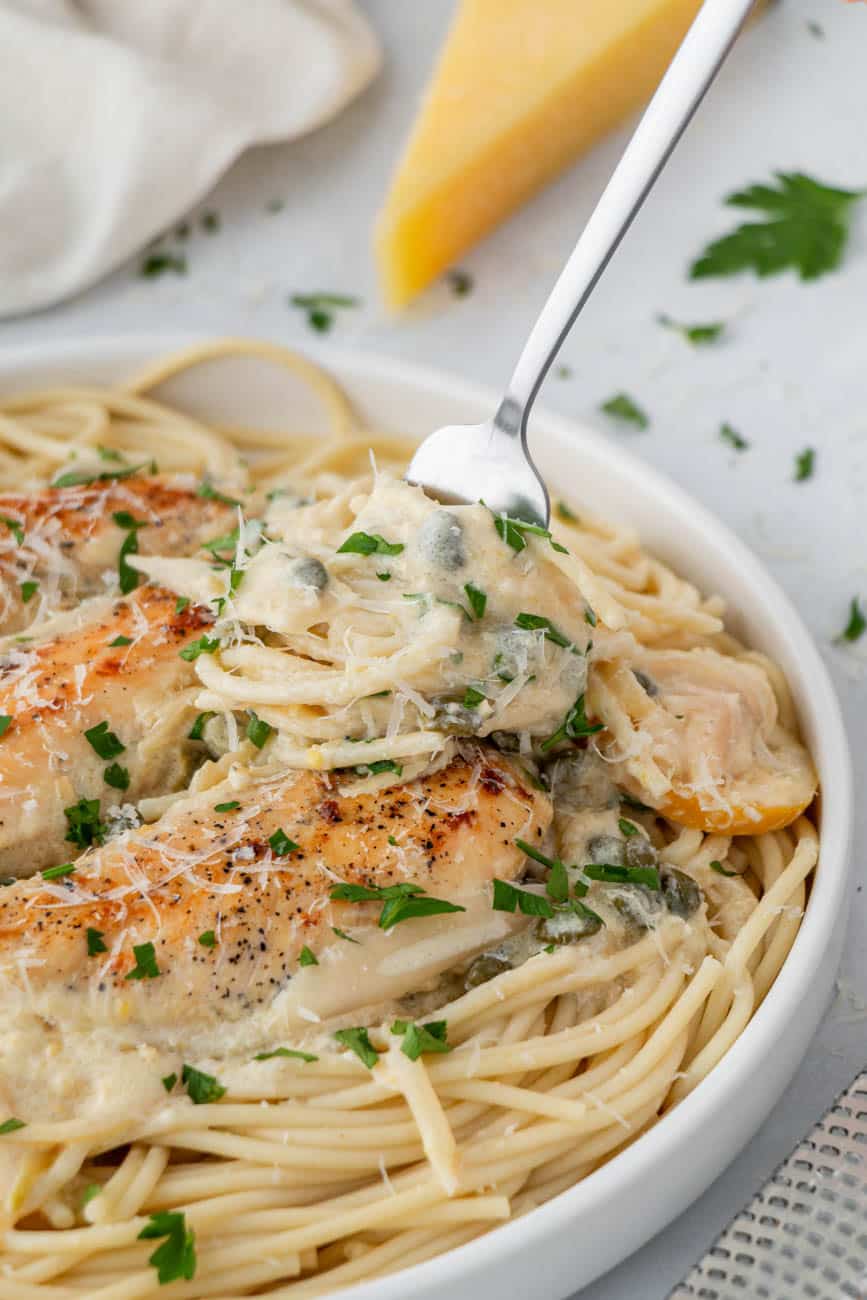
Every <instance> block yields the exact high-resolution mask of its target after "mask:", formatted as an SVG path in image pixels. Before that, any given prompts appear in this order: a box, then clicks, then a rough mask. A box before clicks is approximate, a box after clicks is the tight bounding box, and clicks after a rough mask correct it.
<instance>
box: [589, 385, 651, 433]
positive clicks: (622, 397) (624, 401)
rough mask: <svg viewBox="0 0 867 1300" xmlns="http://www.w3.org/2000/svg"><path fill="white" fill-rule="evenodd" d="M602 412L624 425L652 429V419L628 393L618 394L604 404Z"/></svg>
mask: <svg viewBox="0 0 867 1300" xmlns="http://www.w3.org/2000/svg"><path fill="white" fill-rule="evenodd" d="M600 410H602V411H604V412H605V414H606V415H610V416H611V417H612V418H613V419H615V420H619V421H620V422H621V423H622V424H634V425H635V427H636V429H641V430H642V431H643V430H644V429H649V428H650V417H649V416H648V415H647V414H646V412H645V411H643V410H642V409H641V407H640V406H639V405H638V403H637V402H634V401H633V400H632V398H631V397H630V396H629V394H628V393H616V394H615V395H614V397H609V399H608V401H607V402H603V403H602V406H601V407H600Z"/></svg>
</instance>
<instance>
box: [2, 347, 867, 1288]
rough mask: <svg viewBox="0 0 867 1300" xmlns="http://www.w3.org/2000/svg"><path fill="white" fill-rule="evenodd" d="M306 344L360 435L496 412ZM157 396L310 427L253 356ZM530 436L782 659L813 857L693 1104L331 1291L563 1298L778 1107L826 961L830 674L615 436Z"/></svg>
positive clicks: (578, 492) (433, 382)
mask: <svg viewBox="0 0 867 1300" xmlns="http://www.w3.org/2000/svg"><path fill="white" fill-rule="evenodd" d="M189 342H190V339H183V340H177V339H164V338H152V337H149V338H140V337H130V338H120V339H117V338H115V339H94V340H90V341H81V342H76V343H71V344H66V345H49V346H41V347H39V348H37V347H35V346H33V347H29V348H20V349H7V350H6V351H4V352H3V353H0V384H2V386H3V388H4V389H5V390H7V391H8V390H9V389H10V388H14V389H21V388H27V387H31V386H37V385H40V386H41V385H44V384H53V383H57V382H62V381H66V380H68V381H72V382H77V381H81V380H92V381H98V382H110V381H112V380H114V379H118V378H122V377H124V376H125V375H127V374H129V373H130V372H131V371H132V370H134V369H136V368H138V367H140V366H141V365H142V364H144V363H146V362H147V361H150V360H151V359H153V358H155V357H157V356H159V355H161V354H162V353H165V352H167V351H169V350H170V349H171V348H172V347H174V346H178V345H180V344H183V343H189ZM308 351H310V353H311V354H312V355H313V356H314V357H316V358H317V359H320V360H322V361H323V362H324V363H325V364H326V365H327V366H328V368H329V369H330V370H331V371H332V373H334V374H335V375H336V376H337V377H338V378H339V379H340V381H341V382H342V383H343V385H344V386H345V388H346V389H347V391H348V392H349V394H350V396H351V398H352V399H353V401H354V403H355V404H356V406H357V408H358V410H359V411H360V413H361V414H362V416H363V417H364V418H365V420H366V421H367V422H368V423H369V424H370V425H371V427H376V428H380V429H385V430H389V431H394V432H406V433H408V434H412V435H416V436H417V435H422V434H424V433H427V432H428V431H430V430H432V429H435V428H437V427H438V426H439V425H442V424H455V423H460V422H467V423H472V422H475V421H479V420H482V419H484V418H486V417H487V416H488V415H490V413H491V412H492V411H493V409H494V405H495V400H496V394H494V393H492V392H489V391H486V390H484V389H482V388H478V387H476V386H473V385H469V384H466V383H464V382H463V381H462V380H459V379H455V378H453V377H452V376H449V375H442V374H437V373H435V372H433V371H429V370H424V369H420V368H417V367H415V366H411V365H406V364H405V363H403V362H399V361H389V360H386V359H384V358H381V357H376V356H367V355H365V354H364V353H360V352H353V353H348V352H339V351H331V350H326V349H320V348H315V349H314V348H311V349H308ZM162 393H163V395H166V396H168V395H169V393H171V395H172V396H173V397H174V398H175V399H176V400H177V399H178V398H180V399H182V404H183V405H184V406H186V407H187V408H188V409H194V410H196V411H197V412H198V413H199V414H203V415H211V416H213V417H217V418H220V417H222V419H223V420H224V421H225V422H227V423H230V424H231V423H237V422H239V421H242V420H245V421H248V422H255V421H259V422H261V423H263V424H267V425H270V426H274V427H278V428H299V427H303V428H310V427H316V425H315V423H314V421H315V419H316V410H315V404H311V403H310V401H309V399H308V398H306V397H302V396H300V395H299V392H298V389H297V387H296V386H295V385H294V383H293V382H292V381H291V380H290V379H287V377H286V376H285V375H284V374H283V373H282V372H280V371H276V370H274V369H273V368H268V369H266V368H265V367H264V366H263V365H262V364H261V363H259V362H254V361H234V360H233V361H228V362H223V361H221V362H219V363H216V364H214V365H209V366H206V367H202V368H201V369H199V370H198V371H196V372H193V373H192V374H190V375H187V376H186V377H185V378H183V379H182V380H179V381H173V382H172V384H171V385H168V386H166V388H165V389H164V390H162ZM320 419H321V417H320ZM532 440H533V450H534V455H535V457H536V459H537V463H538V464H539V466H540V468H541V470H542V472H543V473H544V474H545V476H546V478H547V480H548V482H549V484H551V486H552V488H553V495H554V496H557V495H562V496H565V497H566V498H567V499H568V500H569V501H570V503H572V504H573V505H576V506H577V507H579V508H580V506H581V503H582V501H588V502H590V503H592V508H593V510H594V511H595V512H596V513H599V514H602V515H608V516H610V517H611V518H612V519H615V520H616V519H621V520H624V521H628V522H629V523H630V524H631V525H633V526H634V527H636V528H637V529H638V531H639V533H640V534H641V536H642V539H643V541H644V542H645V543H646V545H647V546H648V547H649V548H650V549H651V550H653V551H654V552H656V554H657V555H659V556H660V558H661V559H663V560H665V561H666V562H667V563H669V564H670V565H672V566H673V567H674V568H675V569H677V570H678V571H679V572H680V573H682V574H684V575H685V576H686V577H688V578H690V579H692V580H693V581H694V582H695V583H697V584H698V585H699V586H700V587H701V588H703V589H704V590H705V591H707V592H719V593H720V594H721V595H722V596H723V597H724V598H725V600H726V602H727V604H728V607H729V611H730V623H731V625H732V626H733V628H734V629H735V630H736V631H737V633H738V634H739V635H740V636H741V637H742V638H743V639H744V640H746V641H748V642H749V643H750V644H751V645H753V646H756V647H758V648H759V649H761V650H764V651H765V652H766V653H768V654H769V655H771V656H772V657H773V658H774V659H776V660H777V661H778V662H779V663H780V664H781V665H782V667H783V669H784V670H785V673H786V675H787V677H788V680H789V684H790V686H791V688H792V690H793V693H794V697H795V700H796V703H797V707H798V712H799V716H800V721H801V727H802V730H803V734H804V736H805V739H806V741H807V743H808V745H809V747H810V749H811V751H812V754H813V757H814V759H815V762H816V765H817V767H818V770H819V777H820V780H821V785H822V851H821V861H820V865H819V868H818V873H817V876H816V880H815V884H814V887H813V890H812V893H811V896H810V901H809V905H808V907H807V910H806V915H805V917H804V922H803V924H802V926H801V929H800V931H799V933H798V937H797V939H796V941H795V944H794V947H793V948H792V951H791V953H790V955H789V957H788V958H787V960H786V963H785V966H784V967H783V969H782V971H781V972H780V975H779V976H778V978H777V980H776V983H775V984H774V986H773V988H772V989H771V991H770V993H769V994H768V996H767V998H766V999H765V1001H764V1003H763V1004H762V1006H761V1007H760V1008H759V1010H758V1012H757V1013H756V1015H755V1016H754V1017H753V1019H752V1020H751V1021H750V1023H749V1024H748V1025H747V1027H746V1029H745V1030H744V1032H743V1034H742V1035H741V1037H740V1038H739V1039H738V1040H737V1042H736V1043H735V1044H734V1046H733V1047H732V1048H731V1050H730V1051H729V1052H728V1053H727V1055H726V1056H725V1057H724V1058H723V1060H722V1061H721V1062H720V1064H719V1065H717V1066H716V1068H715V1069H714V1070H713V1071H712V1073H711V1074H710V1076H709V1077H708V1078H707V1079H706V1080H704V1081H703V1082H702V1083H701V1084H700V1085H699V1087H698V1088H697V1089H696V1090H695V1092H693V1093H692V1095H691V1096H689V1097H688V1098H687V1099H686V1100H685V1101H684V1102H682V1103H681V1104H680V1105H679V1106H678V1107H677V1108H676V1109H675V1110H674V1111H673V1112H672V1113H671V1114H669V1115H667V1116H666V1117H665V1119H663V1120H662V1121H661V1122H660V1123H658V1124H657V1125H656V1126H655V1128H653V1129H651V1130H650V1132H648V1133H646V1134H644V1136H642V1137H640V1138H638V1140H637V1141H636V1142H634V1143H633V1144H632V1145H631V1146H630V1147H628V1148H627V1150H625V1151H623V1152H622V1153H621V1154H620V1155H617V1156H616V1157H615V1158H614V1159H613V1160H612V1161H610V1163H609V1164H607V1165H605V1166H604V1167H603V1168H601V1169H599V1170H598V1171H597V1172H596V1173H593V1174H591V1175H590V1176H589V1177H588V1178H585V1179H584V1181H583V1182H581V1183H579V1184H578V1185H577V1186H576V1187H574V1188H572V1189H571V1190H570V1191H568V1192H564V1193H562V1195H560V1196H557V1197H555V1198H554V1200H552V1201H549V1202H548V1203H547V1204H546V1205H543V1206H541V1207H540V1208H539V1209H537V1210H534V1211H533V1212H532V1213H531V1214H528V1215H527V1216H526V1217H524V1218H522V1219H519V1220H516V1221H515V1222H513V1223H509V1224H505V1225H504V1226H502V1227H499V1228H497V1229H495V1230H493V1231H491V1232H489V1233H487V1234H486V1235H485V1236H483V1237H481V1238H479V1239H478V1240H476V1241H473V1242H470V1243H469V1244H468V1245H465V1246H462V1247H460V1248H458V1249H457V1250H453V1251H449V1252H448V1253H446V1254H445V1255H442V1256H440V1257H439V1258H437V1259H434V1260H431V1261H429V1262H428V1263H425V1264H420V1265H417V1266H415V1267H414V1268H412V1269H409V1270H407V1271H405V1272H402V1273H399V1274H396V1275H394V1276H391V1277H387V1278H384V1279H381V1280H378V1281H375V1282H369V1283H364V1284H361V1285H359V1286H356V1287H353V1288H350V1289H349V1290H347V1291H344V1292H342V1293H341V1294H342V1295H345V1296H346V1297H347V1300H374V1298H375V1300H404V1298H405V1297H406V1296H407V1295H410V1294H411V1295H412V1296H413V1297H414V1300H442V1297H443V1296H444V1295H447V1296H448V1297H449V1300H500V1298H501V1297H503V1296H510V1297H511V1296H530V1295H532V1296H533V1297H534V1300H562V1298H563V1297H564V1296H567V1295H569V1294H571V1293H572V1292H573V1291H576V1290H577V1289H578V1288H579V1287H581V1286H584V1285H586V1284H587V1283H588V1282H590V1281H592V1280H593V1278H595V1277H597V1276H598V1275H599V1274H600V1273H602V1272H604V1271H605V1270H606V1269H608V1268H611V1267H612V1266H613V1265H615V1264H617V1263H619V1261H620V1260H622V1259H624V1258H625V1257H626V1256H627V1255H628V1254H630V1253H631V1252H632V1251H633V1250H635V1249H636V1248H637V1247H638V1246H640V1245H641V1244H642V1243H643V1242H644V1241H646V1240H647V1239H648V1238H649V1237H650V1236H652V1235H653V1234H654V1233H655V1232H658V1231H659V1230H660V1229H661V1228H663V1227H664V1226H665V1225H666V1224H667V1223H669V1222H670V1221H671V1220H672V1219H673V1218H674V1217H675V1216H676V1215H677V1214H679V1213H680V1212H681V1211H682V1210H684V1209H685V1208H686V1207H687V1206H688V1205H689V1204H690V1203H691V1202H692V1201H693V1200H694V1199H695V1198H696V1197H697V1196H698V1195H699V1194H700V1193H701V1192H702V1191H704V1189H705V1188H706V1187H707V1186H708V1185H709V1184H710V1183H711V1182H712V1181H713V1180H714V1179H715V1178H716V1177H717V1175H718V1174H719V1173H720V1172H721V1170H722V1169H723V1168H724V1167H725V1166H726V1165H727V1164H728V1163H729V1161H731V1160H732V1159H733V1158H734V1156H735V1155H736V1154H737V1152H738V1151H739V1150H740V1148H741V1147H742V1146H743V1145H744V1144H745V1143H746V1142H747V1141H748V1139H749V1138H750V1137H751V1136H752V1134H753V1133H754V1132H755V1130H756V1129H757V1128H758V1126H759V1125H760V1124H761V1123H762V1121H763V1120H764V1118H765V1117H766V1115H767V1114H768V1113H769V1111H770V1110H771V1108H772V1107H773V1106H774V1104H775V1103H776V1102H777V1101H778V1099H779V1097H780V1095H781V1094H782V1092H783V1090H784V1088H785V1087H786V1085H787V1083H788V1082H789V1080H790V1079H791V1077H792V1075H793V1074H794V1072H795V1070H796V1068H797V1066H798V1065H799V1063H800V1061H801V1059H802V1058H803V1056H804V1053H805V1052H806V1049H807V1045H808V1043H809V1041H810V1039H811V1037H812V1035H813V1033H814V1032H815V1030H816V1028H817V1026H818V1023H819V1019H820V1017H821V1014H822V1011H823V1009H824V1007H825V1004H826V1002H827V999H828V997H829V994H830V991H831V986H832V982H833V978H834V974H835V971H836V968H837V963H838V959H839V954H840V948H841V945H842V939H843V930H844V921H845V912H844V900H845V896H846V887H847V879H848V855H849V840H850V834H851V821H852V778H851V765H850V758H849V752H848V747H847V742H846V736H845V732H844V730H843V724H842V720H841V717H840V710H839V707H838V704H837V700H836V698H835V695H834V692H833V688H832V686H831V682H830V680H829V677H828V674H827V672H826V671H825V668H824V665H823V663H822V660H821V659H820V657H819V654H818V652H817V651H816V648H815V646H814V645H813V643H812V641H811V639H810V636H809V634H808V632H807V630H806V628H805V627H804V625H803V623H802V622H801V619H800V618H799V616H798V614H797V613H796V612H795V610H794V609H793V607H792V606H791V604H790V603H789V601H788V600H787V598H786V597H785V596H784V595H783V593H782V591H780V589H779V588H778V587H777V585H776V583H774V582H773V580H772V579H771V578H770V577H769V576H768V574H767V573H766V572H765V571H764V569H763V568H762V566H761V565H760V564H759V562H758V561H757V560H756V559H755V557H754V556H753V555H752V554H751V553H750V551H748V550H747V548H746V547H745V546H744V545H743V544H742V543H741V542H740V541H739V540H738V538H737V537H735V536H734V535H733V534H732V533H731V532H729V530H728V529H727V528H725V527H724V526H723V525H722V524H721V523H719V522H718V520H716V519H715V518H714V517H713V515H711V514H709V513H708V512H707V511H706V510H705V509H704V508H703V507H702V506H700V505H699V504H698V503H697V502H695V501H693V500H692V498H691V497H689V496H687V494H686V493H685V492H682V491H681V490H680V488H678V487H676V486H675V485H674V484H673V483H671V482H669V481H668V479H666V478H663V477H662V476H661V475H659V474H657V473H656V472H655V471H654V470H652V469H650V468H648V466H647V465H645V464H644V463H643V462H641V461H640V460H638V459H637V458H636V457H633V456H632V455H630V454H629V453H627V452H625V451H623V450H622V449H621V446H620V444H619V443H617V442H615V441H613V440H611V441H609V440H608V439H606V438H603V437H601V436H600V435H599V434H597V433H594V432H593V431H592V430H590V429H586V428H583V427H581V426H579V425H576V424H574V423H572V422H571V421H568V420H565V419H561V418H559V417H557V416H555V415H552V414H549V413H546V412H543V411H541V410H540V411H538V412H537V413H536V414H535V415H534V418H533V422H532ZM700 1244H701V1243H696V1246H697V1248H698V1246H699V1245H700Z"/></svg>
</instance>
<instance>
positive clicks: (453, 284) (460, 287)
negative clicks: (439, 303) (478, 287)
mask: <svg viewBox="0 0 867 1300" xmlns="http://www.w3.org/2000/svg"><path fill="white" fill-rule="evenodd" d="M446 280H447V281H448V283H449V288H450V289H451V291H452V293H453V294H454V295H455V297H456V298H466V297H467V295H468V294H470V293H472V291H473V277H472V276H471V275H470V273H469V271H461V270H458V268H457V267H455V268H454V269H453V270H451V271H446Z"/></svg>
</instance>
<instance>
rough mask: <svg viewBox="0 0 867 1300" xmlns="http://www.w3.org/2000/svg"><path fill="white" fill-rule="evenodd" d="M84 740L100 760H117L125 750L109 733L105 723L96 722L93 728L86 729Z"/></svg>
mask: <svg viewBox="0 0 867 1300" xmlns="http://www.w3.org/2000/svg"><path fill="white" fill-rule="evenodd" d="M84 738H85V740H86V741H87V742H88V744H89V745H90V746H91V748H92V749H95V750H96V752H97V754H99V757H100V758H106V759H108V758H117V756H118V754H122V753H123V751H124V750H125V749H126V745H124V744H122V742H121V741H119V740H118V738H117V736H116V735H115V734H114V732H113V731H109V729H108V723H107V722H105V721H103V722H97V724H96V726H95V727H88V729H87V731H85V733H84Z"/></svg>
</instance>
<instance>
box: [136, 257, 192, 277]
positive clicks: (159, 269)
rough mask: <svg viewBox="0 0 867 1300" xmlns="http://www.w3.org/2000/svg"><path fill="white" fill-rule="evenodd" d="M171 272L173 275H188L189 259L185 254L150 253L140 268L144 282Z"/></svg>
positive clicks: (139, 271)
mask: <svg viewBox="0 0 867 1300" xmlns="http://www.w3.org/2000/svg"><path fill="white" fill-rule="evenodd" d="M169 271H171V272H172V274H173V275H186V273H187V259H186V257H185V256H184V254H183V253H148V255H147V257H145V258H143V259H142V261H141V263H140V265H139V268H138V273H139V275H140V276H141V278H142V279H143V280H154V279H156V277H157V276H158V275H165V274H166V273H167V272H169Z"/></svg>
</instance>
